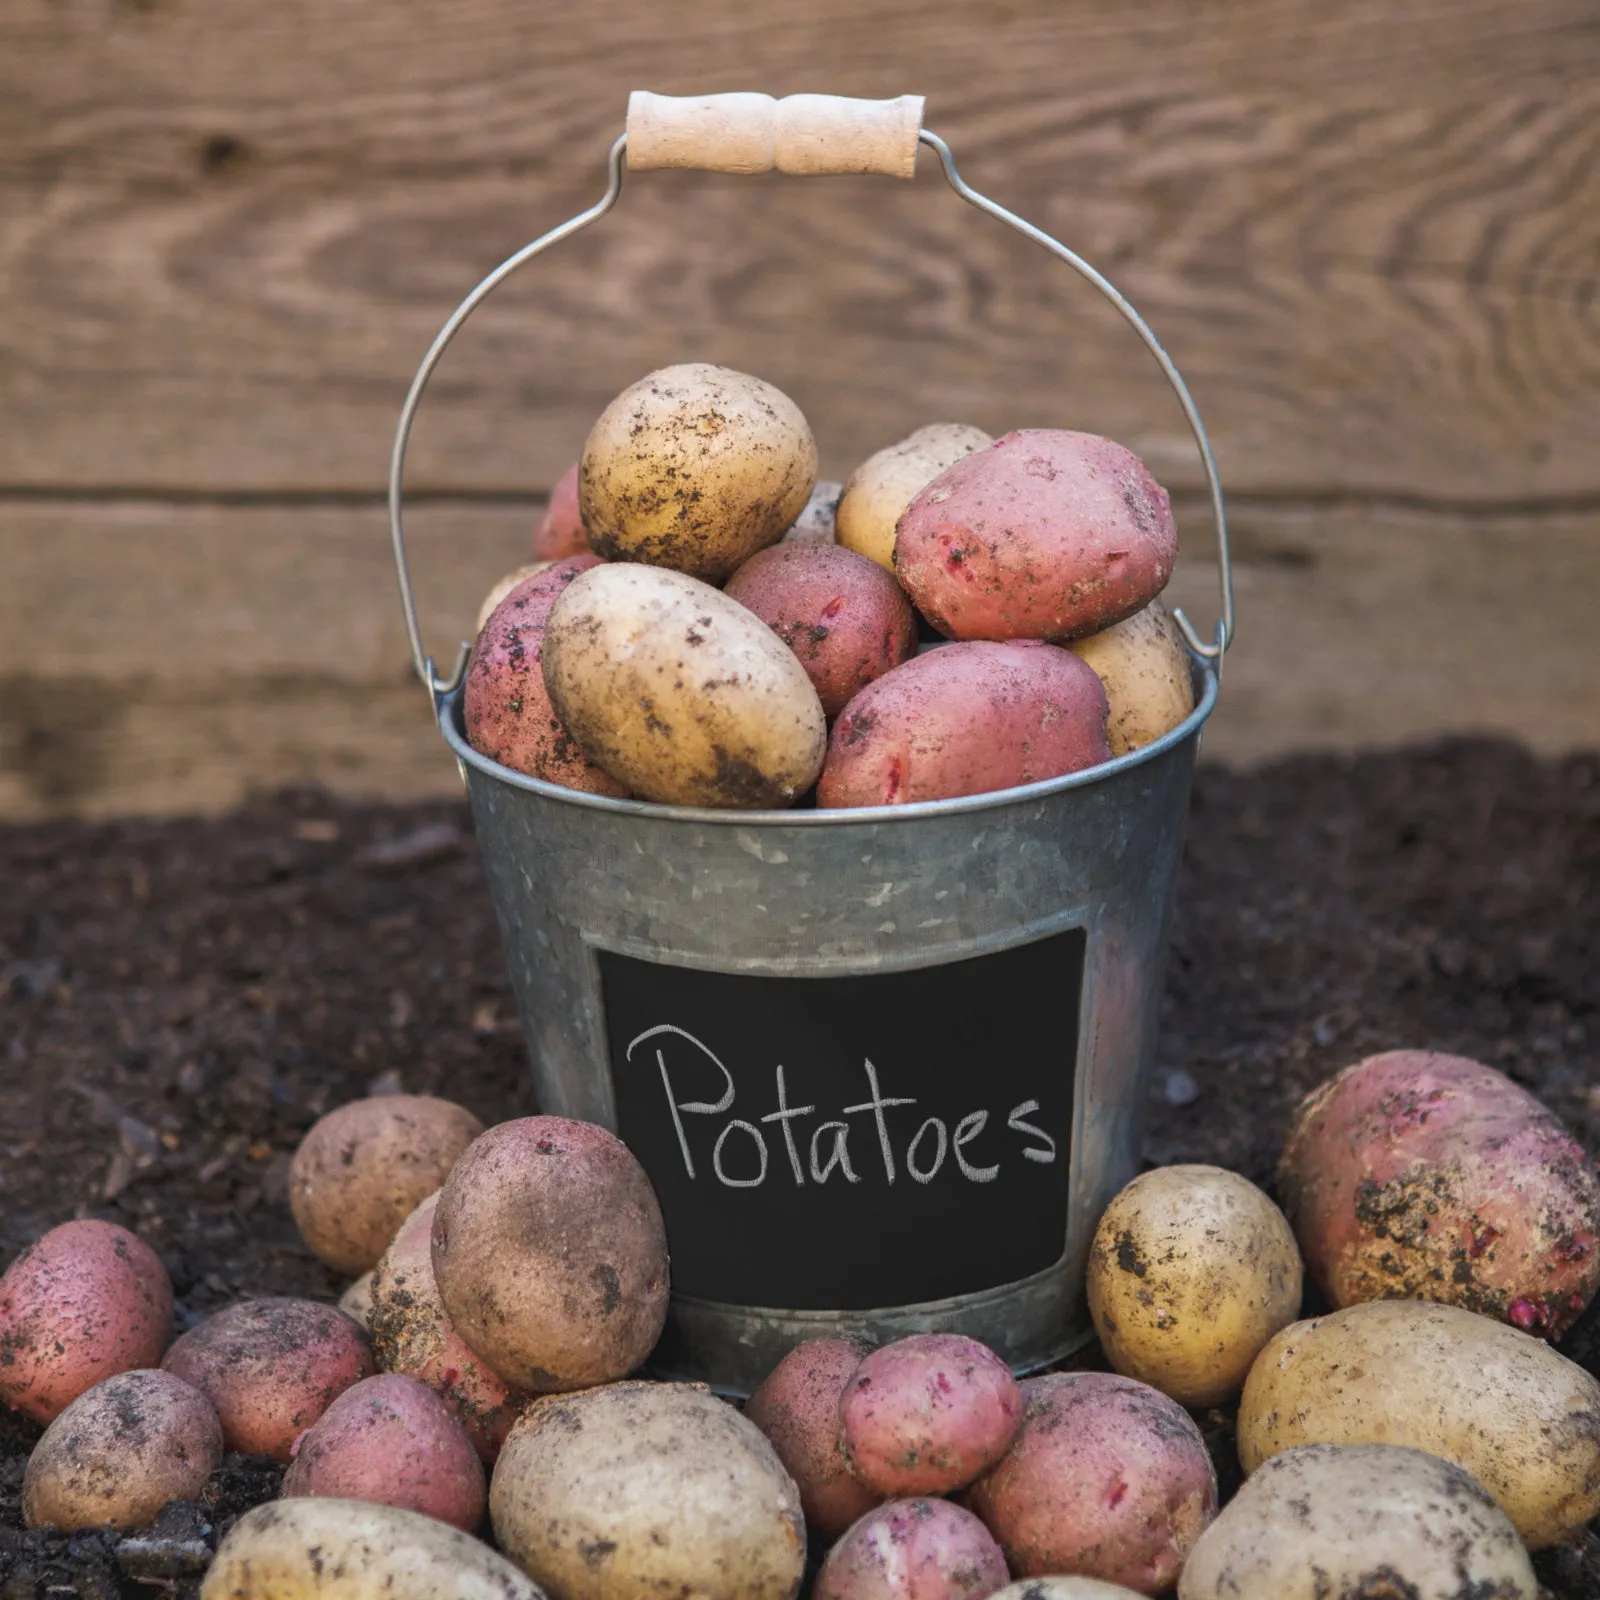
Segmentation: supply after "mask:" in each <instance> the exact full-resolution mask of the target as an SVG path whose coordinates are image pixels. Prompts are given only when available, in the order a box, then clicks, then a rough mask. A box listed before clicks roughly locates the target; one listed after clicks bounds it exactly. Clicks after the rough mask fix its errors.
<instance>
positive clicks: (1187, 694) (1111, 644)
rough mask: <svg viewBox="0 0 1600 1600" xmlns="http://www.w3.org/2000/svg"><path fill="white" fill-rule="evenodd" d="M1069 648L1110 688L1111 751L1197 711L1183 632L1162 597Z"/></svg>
mask: <svg viewBox="0 0 1600 1600" xmlns="http://www.w3.org/2000/svg"><path fill="white" fill-rule="evenodd" d="M1067 648H1068V649H1069V650H1071V652H1072V653H1073V654H1074V655H1075V656H1077V657H1078V659H1079V660H1080V661H1087V662H1088V663H1089V665H1090V666H1091V667H1093V668H1094V670H1095V676H1096V677H1097V678H1099V680H1100V682H1101V683H1102V684H1103V685H1104V686H1105V691H1106V700H1107V702H1108V704H1109V706H1110V715H1109V717H1108V718H1107V719H1106V734H1107V736H1108V737H1109V739H1110V741H1111V753H1112V755H1114V756H1125V755H1127V754H1128V752H1129V751H1130V750H1138V749H1140V748H1141V747H1142V746H1144V745H1147V744H1150V743H1152V742H1153V741H1154V740H1156V739H1159V738H1160V737H1161V735H1162V734H1164V733H1169V732H1171V730H1172V729H1173V728H1176V727H1177V726H1178V724H1179V723H1180V722H1182V721H1183V719H1184V718H1185V717H1186V716H1188V715H1189V713H1190V712H1191V711H1193V710H1194V678H1193V675H1192V674H1191V672H1190V667H1189V652H1188V651H1187V650H1186V649H1185V648H1184V644H1183V635H1182V634H1181V633H1179V632H1178V625H1177V623H1176V622H1174V621H1173V620H1172V617H1171V615H1170V614H1169V613H1168V611H1167V608H1166V607H1165V606H1164V605H1162V603H1161V602H1160V601H1159V600H1152V601H1151V602H1150V604H1149V605H1147V606H1146V607H1145V608H1144V610H1143V611H1136V612H1134V614H1133V615H1132V616H1131V617H1129V618H1127V619H1126V620H1125V621H1123V622H1114V623H1112V625H1111V626H1110V627H1109V628H1102V629H1101V630H1100V632H1099V633H1091V634H1090V635H1089V636H1088V637H1087V638H1084V639H1073V640H1072V641H1070V643H1069V644H1068V646H1067Z"/></svg>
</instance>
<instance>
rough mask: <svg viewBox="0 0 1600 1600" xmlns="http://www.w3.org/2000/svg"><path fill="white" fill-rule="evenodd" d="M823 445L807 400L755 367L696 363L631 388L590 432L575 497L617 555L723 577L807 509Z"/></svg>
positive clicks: (587, 521)
mask: <svg viewBox="0 0 1600 1600" xmlns="http://www.w3.org/2000/svg"><path fill="white" fill-rule="evenodd" d="M816 478H817V446H816V442H815V440H813V439H812V437H811V429H810V427H809V426H808V425H807V423H806V419H805V417H804V416H802V415H801V412H800V408H799V407H798V406H797V405H796V404H795V403H794V401H792V400H791V399H790V398H789V397H788V396H787V395H786V394H784V393H782V391H781V390H778V389H775V388H773V386H772V385H771V384H770V383H763V382H762V381H761V379H759V378H752V377H750V376H749V374H748V373H743V372H734V371H733V370H732V369H731V368H728V367H714V366H708V365H706V364H705V363H701V362H695V363H690V364H688V365H685V366H677V367H663V368H662V369H661V370H660V371H659V372H652V373H650V374H649V376H648V377H644V378H641V379H640V380H639V381H638V382H637V383H636V384H634V385H633V386H632V387H631V388H627V389H624V390H623V391H622V393H621V394H619V395H618V396H617V398H616V399H615V400H613V401H612V402H611V404H610V405H608V406H607V407H606V409H605V410H604V411H603V412H601V414H600V418H599V420H598V421H597V422H596V423H595V425H594V427H593V428H592V429H591V430H590V432H589V438H588V441H587V443H586V444H585V445H584V447H583V456H582V458H581V460H580V462H579V467H578V499H579V502H580V504H581V506H582V509H583V522H584V526H585V527H586V528H587V529H588V533H589V547H590V548H591V549H592V550H594V551H596V552H597V553H598V554H600V555H602V556H604V557H606V559H607V560H609V561H639V562H644V563H645V564H646V565H648V566H653V567H670V568H672V569H673V570H674V571H676V572H686V573H688V574H689V575H690V576H691V577H695V578H701V579H703V580H704V581H705V582H707V583H721V582H723V580H724V579H726V578H727V577H728V576H729V575H730V574H731V573H732V572H733V571H734V569H735V568H736V567H738V566H739V565H740V564H741V563H743V562H745V561H748V560H749V559H750V557H751V556H753V555H754V554H755V553H756V551H757V550H761V549H764V548H765V547H766V546H767V545H769V544H776V543H777V541H778V540H779V539H781V538H782V537H783V535H784V532H785V530H787V529H788V528H789V526H790V525H791V524H792V523H793V522H794V520H795V518H796V517H798V516H799V515H800V513H801V512H802V511H803V510H804V509H805V506H806V502H807V500H808V499H809V498H810V496H811V488H812V485H813V484H814V483H815V482H816Z"/></svg>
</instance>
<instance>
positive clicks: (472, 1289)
mask: <svg viewBox="0 0 1600 1600" xmlns="http://www.w3.org/2000/svg"><path fill="white" fill-rule="evenodd" d="M433 1273H434V1279H435V1281H436V1282H437V1284H438V1286H439V1294H440V1297H441V1299H442V1300H443V1301H444V1307H445V1310H446V1312H448V1313H449V1317H450V1321H451V1322H452V1323H453V1324H454V1326H455V1328H456V1331H457V1332H458V1333H459V1334H460V1335H461V1337H462V1338H463V1339H464V1340H465V1341H466V1342H467V1344H468V1345H469V1346H470V1347H471V1348H472V1349H474V1350H476V1351H477V1352H478V1354H479V1355H480V1356H481V1357H482V1358H483V1359H484V1360H485V1361H487V1362H488V1363H489V1365H490V1366H491V1367H492V1368H493V1369H494V1370H495V1371H496V1372H498V1373H499V1374H500V1376H501V1377H502V1378H504V1379H505V1380H506V1381H507V1382H508V1383H512V1384H515V1385H516V1386H517V1387H518V1388H521V1389H529V1390H532V1391H534V1392H535V1393H539V1394H548V1393H552V1392H556V1391H560V1390H566V1389H581V1388H586V1387H588V1386H589V1385H590V1384H595V1383H609V1382H611V1381H612V1380H613V1379H616V1378H622V1377H626V1376H627V1374H628V1373H630V1372H632V1371H633V1369H634V1368H635V1367H637V1366H638V1365H639V1364H640V1363H641V1362H642V1361H643V1360H644V1358H645V1357H646V1356H647V1355H649V1354H650V1351H651V1349H652V1348H653V1347H654V1345H655V1342H656V1340H657V1339H658V1338H659V1337H660V1336H661V1329H662V1326H663V1325H664V1323H665V1322H666V1316H667V1235H666V1228H665V1225H664V1224H663V1222H662V1220H661V1207H660V1205H659V1203H658V1202H657V1200H656V1196H655V1191H654V1190H653V1189H652V1188H651V1187H650V1180H649V1179H648V1178H647V1177H646V1176H645V1173H644V1168H643V1167H641V1166H640V1165H639V1163H638V1161H637V1160H636V1159H635V1157H634V1155H633V1153H632V1151H630V1150H629V1149H628V1147H627V1146H626V1145H625V1144H623V1143H622V1141H621V1140H620V1139H618V1138H617V1137H616V1136H615V1135H614V1134H611V1133H608V1132H607V1131H606V1130H605V1129H604V1128H601V1127H598V1126H596V1125H595V1124H594V1123H591V1122H575V1121H572V1120H571V1119H569V1118H566V1117H522V1118H519V1119H518V1120H516V1121H514V1122H502V1123H500V1124H499V1125H498V1126H497V1127H493V1128H491V1129H489V1131H488V1132H487V1133H486V1134H484V1135H483V1136H482V1137H481V1138H480V1139H478V1140H476V1141H475V1142H474V1143H473V1144H472V1146H471V1147H470V1148H469V1149H468V1150H467V1152H466V1154H465V1155H463V1156H462V1158H461V1159H460V1160H459V1161H458V1162H457V1163H456V1165H455V1170H454V1171H453V1172H451V1174H450V1176H449V1177H448V1178H447V1179H446V1180H445V1184H444V1188H443V1189H442V1190H441V1191H440V1194H439V1204H438V1208H437V1209H436V1210H435V1212H434V1214H433Z"/></svg>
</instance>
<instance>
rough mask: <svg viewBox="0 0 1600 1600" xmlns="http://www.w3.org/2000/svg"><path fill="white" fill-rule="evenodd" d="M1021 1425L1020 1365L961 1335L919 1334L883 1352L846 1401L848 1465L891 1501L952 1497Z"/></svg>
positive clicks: (860, 1373) (859, 1374) (867, 1362)
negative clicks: (1014, 1367)
mask: <svg viewBox="0 0 1600 1600" xmlns="http://www.w3.org/2000/svg"><path fill="white" fill-rule="evenodd" d="M1021 1425H1022V1391H1021V1390H1020V1389H1019V1388H1018V1387H1017V1380H1016V1379H1015V1378H1013V1377H1012V1376H1011V1369H1010V1367H1008V1366H1007V1365H1006V1364H1005V1362H1003V1361H1002V1360H1001V1359H1000V1357H999V1356H997V1355H996V1354H995V1353H994V1351H992V1350H991V1349H989V1347H988V1346H987V1345H983V1344H979V1343H978V1341H977V1340H976V1339H969V1338H967V1336H966V1335H965V1334H960V1333H914V1334H912V1335H910V1337H909V1338H905V1339H896V1340H895V1341H894V1343H892V1344H886V1345H884V1346H883V1348H882V1349H881V1350H874V1351H873V1352H872V1354H871V1355H869V1356H867V1357H865V1358H864V1359H863V1360H862V1362H861V1365H860V1366H858V1367H857V1368H856V1370H855V1371H854V1372H853V1373H852V1374H851V1376H850V1379H849V1381H848V1382H847V1383H846V1384H845V1386H844V1393H843V1394H842V1395H841V1396H840V1398H839V1427H840V1440H841V1444H842V1446H843V1449H844V1454H845V1459H846V1460H847V1461H848V1462H849V1464H850V1470H851V1471H852V1472H853V1473H854V1474H855V1475H856V1476H857V1477H858V1478H859V1479H860V1480H861V1481H862V1482H863V1483H864V1484H866V1486H867V1487H868V1488H869V1489H873V1490H876V1491H877V1493H879V1494H882V1495H927V1494H949V1493H950V1492H951V1491H952V1490H955V1489H959V1488H961V1487H963V1485H965V1484H969V1483H971V1482H972V1480H973V1479H974V1478H975V1477H977V1475H978V1474H979V1473H980V1472H982V1471H983V1470H984V1468H985V1467H990V1466H993V1465H994V1463H995V1462H996V1461H998V1460H999V1459H1000V1457H1001V1456H1003V1455H1004V1454H1005V1453H1006V1451H1007V1449H1009V1448H1010V1445H1011V1441H1012V1440H1013V1439H1014V1438H1015V1437H1016V1434H1017V1429H1018V1428H1019V1427H1020V1426H1021Z"/></svg>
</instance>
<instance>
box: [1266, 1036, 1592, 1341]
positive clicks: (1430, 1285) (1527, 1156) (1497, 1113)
mask: <svg viewBox="0 0 1600 1600" xmlns="http://www.w3.org/2000/svg"><path fill="white" fill-rule="evenodd" d="M1278 1190H1279V1193H1280V1195H1281V1196H1282V1197H1283V1202H1284V1210H1285V1212H1286V1213H1287V1214H1288V1217H1289V1221H1290V1223H1291V1224H1292V1225H1293V1227H1294V1231H1295V1235H1296V1237H1297V1238H1298V1239H1299V1241H1300V1249H1301V1252H1302V1253H1303V1254H1304V1256H1305V1263H1306V1267H1307V1270H1308V1271H1309V1272H1310V1273H1311V1275H1312V1277H1313V1278H1314V1279H1315V1280H1316V1283H1317V1285H1318V1287H1319V1288H1320V1289H1321V1290H1322V1292H1323V1294H1324V1295H1326V1296H1327V1298H1328V1301H1329V1303H1330V1304H1332V1305H1333V1306H1334V1307H1335V1309H1341V1308H1343V1307H1346V1306H1352V1305H1357V1304H1360V1303H1361V1302H1363V1301H1367V1300H1395V1299H1398V1300H1432V1301H1436V1302H1439V1303H1442V1304H1445V1305H1455V1306H1462V1307H1464V1308H1465V1309H1466V1310H1468V1311H1476V1312H1478V1313H1479V1314H1480V1315H1481V1316H1487V1317H1495V1318H1497V1319H1499V1320H1500V1321H1502V1322H1509V1323H1511V1324H1513V1326H1515V1327H1518V1328H1521V1329H1522V1330H1523V1331H1524V1332H1525V1333H1535V1334H1538V1335H1540V1336H1541V1337H1543V1338H1546V1339H1558V1338H1559V1337H1560V1336H1561V1335H1562V1334H1563V1333H1564V1332H1565V1331H1566V1329H1567V1328H1568V1327H1570V1326H1571V1324H1572V1323H1573V1322H1574V1321H1576V1320H1577V1317H1578V1314H1579V1313H1580V1312H1581V1311H1582V1310H1583V1308H1584V1307H1585V1306H1586V1305H1587V1304H1588V1303H1589V1301H1590V1299H1591V1298H1592V1297H1593V1296H1594V1293H1595V1290H1596V1288H1597V1287H1600V1180H1597V1179H1596V1176H1595V1171H1594V1168H1593V1166H1592V1165H1591V1164H1590V1162H1589V1159H1588V1157H1587V1156H1586V1155H1585V1153H1584V1149H1583V1146H1582V1145H1580V1144H1579V1143H1578V1141H1577V1140H1576V1139H1575V1138H1573V1136H1572V1135H1571V1134H1570V1133H1568V1132H1567V1130H1566V1128H1564V1127H1563V1126H1562V1124H1561V1122H1560V1120H1559V1119H1558V1118H1557V1117H1556V1115H1555V1114H1554V1113H1553V1112H1552V1111H1550V1110H1549V1109H1548V1108H1547V1107H1545V1106H1544V1105H1542V1104H1541V1103H1540V1102H1539V1101H1538V1100H1536V1099H1535V1098H1534V1097H1533V1096H1532V1095H1531V1094H1529V1093H1528V1092H1527V1090H1525V1089H1522V1088H1519V1087H1518V1086H1517V1085H1516V1084H1514V1083H1512V1082H1511V1080H1510V1079H1509V1078H1505V1077H1502V1076H1501V1074H1500V1073H1498V1072H1496V1071H1494V1070H1493V1068H1491V1067H1486V1066H1482V1065H1480V1064H1479V1063H1478V1062H1476V1061H1470V1060H1468V1059H1467V1058H1466V1057H1464V1056H1449V1055H1437V1054H1434V1053H1432V1052H1430V1051H1426V1050H1391V1051H1388V1052H1386V1053H1384V1054H1382V1055H1376V1056H1369V1057H1368V1058H1367V1059H1366V1060H1364V1061H1358V1062H1357V1063H1356V1064H1355V1065H1354V1066H1352V1067H1347V1068H1346V1069H1345V1070H1344V1071H1343V1072H1342V1073H1340V1074H1339V1075H1338V1076H1337V1077H1336V1078H1334V1079H1333V1080H1332V1081H1331V1082H1329V1083H1326V1084H1324V1085H1323V1086H1322V1087H1321V1088H1320V1089H1317V1090H1315V1091H1314V1092H1313V1093H1312V1094H1311V1095H1310V1096H1308V1097H1307V1099H1306V1100H1305V1101H1304V1102H1303V1103H1302V1104H1301V1106H1300V1109H1299V1112H1298V1113H1297V1115H1296V1117H1295V1120H1294V1125H1293V1127H1292V1128H1291V1130H1290V1133H1289V1138H1288V1142H1287V1144H1286V1145H1285V1148H1284V1152H1283V1159H1282V1161H1281V1162H1280V1164H1279V1167H1278Z"/></svg>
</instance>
